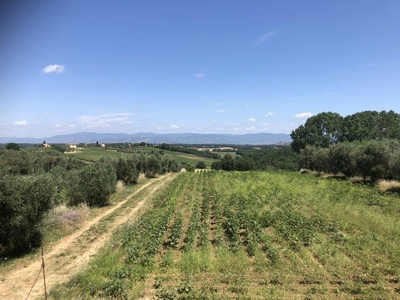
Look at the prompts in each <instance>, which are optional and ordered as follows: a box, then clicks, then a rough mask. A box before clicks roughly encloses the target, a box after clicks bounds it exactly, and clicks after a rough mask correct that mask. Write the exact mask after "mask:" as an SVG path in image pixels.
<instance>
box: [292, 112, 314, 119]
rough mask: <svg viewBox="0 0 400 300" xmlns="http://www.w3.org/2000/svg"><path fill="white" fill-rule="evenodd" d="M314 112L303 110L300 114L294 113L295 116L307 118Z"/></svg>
mask: <svg viewBox="0 0 400 300" xmlns="http://www.w3.org/2000/svg"><path fill="white" fill-rule="evenodd" d="M313 115H314V114H313V113H312V112H303V113H300V114H297V115H295V116H294V117H295V118H309V117H312V116H313Z"/></svg>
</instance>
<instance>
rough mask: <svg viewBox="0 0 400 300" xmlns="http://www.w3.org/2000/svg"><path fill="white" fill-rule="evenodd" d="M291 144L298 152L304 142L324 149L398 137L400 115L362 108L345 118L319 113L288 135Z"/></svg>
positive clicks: (303, 145) (334, 114) (302, 147)
mask: <svg viewBox="0 0 400 300" xmlns="http://www.w3.org/2000/svg"><path fill="white" fill-rule="evenodd" d="M290 136H291V137H292V143H291V147H292V149H293V150H294V151H296V152H298V153H300V150H301V149H305V147H306V146H307V145H313V146H315V147H322V148H327V147H329V145H332V144H336V143H339V142H356V141H358V142H361V141H365V140H384V139H399V138H400V115H399V114H397V113H395V112H394V111H392V110H390V111H388V112H386V111H384V110H383V111H381V112H377V111H363V112H358V113H355V114H352V115H348V116H346V117H342V116H341V115H339V114H338V113H333V112H322V113H319V114H317V115H315V116H312V117H310V118H308V119H307V121H306V122H305V124H304V125H301V126H299V127H298V128H297V129H295V130H293V131H292V133H291V134H290Z"/></svg>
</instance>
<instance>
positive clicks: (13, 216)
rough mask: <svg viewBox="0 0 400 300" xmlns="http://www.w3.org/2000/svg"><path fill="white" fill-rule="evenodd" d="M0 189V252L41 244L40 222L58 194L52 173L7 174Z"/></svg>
mask: <svg viewBox="0 0 400 300" xmlns="http://www.w3.org/2000/svg"><path fill="white" fill-rule="evenodd" d="M0 191H1V193H0V224H1V226H0V256H4V255H15V254H18V253H22V252H25V251H27V250H30V249H31V248H33V247H37V246H39V245H40V243H41V233H40V230H39V225H40V223H41V221H42V219H43V217H44V215H45V213H46V212H47V211H48V210H49V209H51V208H52V205H53V197H54V194H55V187H54V185H53V184H52V177H51V175H49V174H42V175H36V176H4V177H3V178H1V179H0Z"/></svg>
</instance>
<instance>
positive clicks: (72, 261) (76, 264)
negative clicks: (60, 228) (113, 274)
mask: <svg viewBox="0 0 400 300" xmlns="http://www.w3.org/2000/svg"><path fill="white" fill-rule="evenodd" d="M174 177H175V175H170V174H168V175H164V176H160V177H158V178H156V179H154V180H151V181H149V182H148V183H146V184H145V185H143V186H141V187H140V188H138V189H137V190H135V191H134V192H133V193H132V194H130V195H129V196H128V197H126V198H125V199H124V200H122V201H120V202H119V203H118V204H117V205H115V206H112V207H110V208H109V209H107V210H106V211H104V212H103V213H102V214H101V215H99V216H97V217H96V218H94V219H92V220H90V221H88V222H87V223H85V224H84V225H83V227H82V228H81V229H79V230H78V231H76V232H74V233H73V234H71V235H68V236H66V237H64V238H63V239H61V240H60V241H58V242H57V244H56V245H54V246H53V247H52V249H51V251H50V252H48V253H46V252H45V255H44V257H45V265H46V267H45V271H46V284H47V291H49V290H50V289H51V287H52V286H53V285H55V284H56V283H60V282H65V281H67V280H68V279H69V278H70V277H71V276H72V275H73V274H75V273H76V272H77V271H78V270H79V269H81V268H82V267H84V266H85V265H86V264H87V263H88V262H89V259H90V257H91V256H93V255H95V254H96V253H97V252H98V251H99V250H100V248H101V247H103V246H104V244H105V243H106V242H107V241H108V239H109V238H110V237H111V234H112V233H113V231H114V230H115V229H116V228H118V227H119V226H121V225H122V224H124V223H126V222H127V221H128V220H129V219H130V218H132V217H134V216H135V214H137V212H138V210H139V209H140V208H141V207H143V205H144V204H145V203H146V202H147V200H148V199H149V198H150V196H151V195H152V194H153V193H154V192H155V191H156V190H157V189H159V188H160V187H162V186H163V185H165V184H166V183H168V182H170V181H171V180H172V179H173V178H174ZM155 182H156V183H155ZM152 183H155V184H154V185H152V186H151V187H149V185H151V184H152ZM145 188H148V189H149V192H148V193H146V196H145V197H144V198H143V199H140V200H139V202H138V204H137V205H136V206H135V207H134V208H131V209H123V210H122V212H121V213H120V214H119V215H118V218H109V219H108V218H106V217H108V216H110V215H111V214H112V213H113V212H115V211H116V210H117V209H118V208H119V207H121V206H122V205H123V204H124V203H126V202H127V201H129V199H130V198H131V197H133V196H134V195H136V194H137V193H139V192H140V191H141V190H143V189H145ZM100 223H101V224H102V227H104V228H105V229H104V230H102V231H101V234H99V233H98V230H91V229H92V228H93V226H97V225H98V224H100ZM45 251H46V249H45ZM41 264H42V262H41V257H40V259H38V260H34V261H33V260H32V261H29V262H28V263H26V264H25V266H23V267H22V268H19V269H16V270H13V271H11V272H9V273H8V274H1V275H0V278H1V280H0V299H12V300H14V299H15V300H19V299H21V300H24V299H27V296H28V294H29V291H30V290H31V288H32V285H33V283H34V282H35V279H36V278H37V276H38V274H39V271H40V268H41ZM43 296H44V287H43V275H42V274H40V276H39V280H38V281H37V283H36V284H35V286H34V288H33V290H32V292H31V294H30V296H29V298H28V299H36V298H38V297H43Z"/></svg>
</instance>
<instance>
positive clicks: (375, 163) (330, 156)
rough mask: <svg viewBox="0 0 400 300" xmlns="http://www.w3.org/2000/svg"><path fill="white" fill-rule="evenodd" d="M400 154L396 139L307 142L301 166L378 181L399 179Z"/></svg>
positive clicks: (301, 156) (302, 154)
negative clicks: (322, 145) (326, 144)
mask: <svg viewBox="0 0 400 300" xmlns="http://www.w3.org/2000/svg"><path fill="white" fill-rule="evenodd" d="M399 154H400V143H399V142H398V141H394V140H383V141H369V142H364V143H358V144H355V143H339V144H335V145H331V146H330V147H329V148H317V147H315V146H310V145H308V146H306V147H305V149H302V150H301V151H300V165H301V167H302V168H306V169H310V170H314V171H319V172H327V173H335V174H337V173H343V174H344V175H345V176H347V177H350V176H361V177H363V178H364V180H366V179H367V178H369V179H370V180H371V182H375V181H377V180H378V179H397V178H400V177H399V175H400V173H399V163H398V161H399V158H400V157H399Z"/></svg>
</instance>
